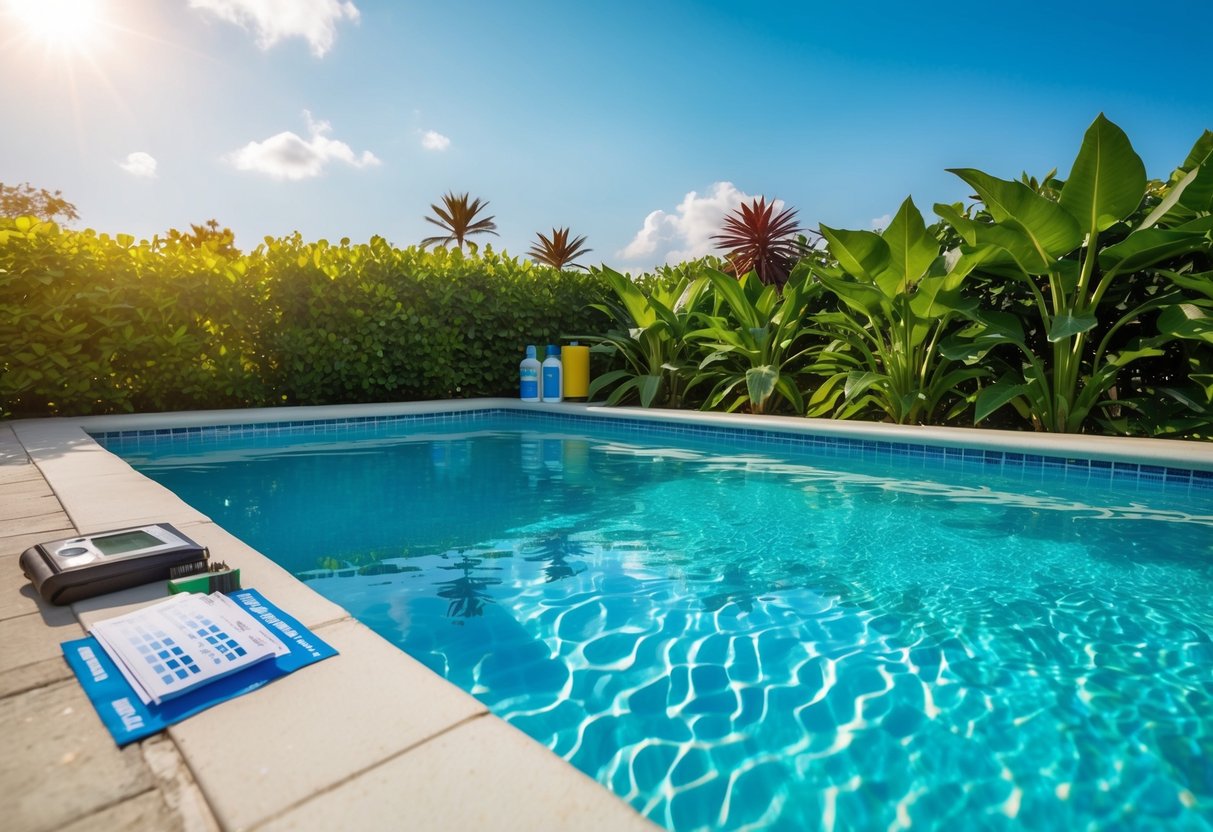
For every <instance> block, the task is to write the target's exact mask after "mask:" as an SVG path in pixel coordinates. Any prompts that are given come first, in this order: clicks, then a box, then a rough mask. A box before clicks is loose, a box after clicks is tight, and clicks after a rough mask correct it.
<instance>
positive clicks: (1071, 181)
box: [1059, 113, 1146, 235]
mask: <svg viewBox="0 0 1213 832" xmlns="http://www.w3.org/2000/svg"><path fill="white" fill-rule="evenodd" d="M1145 188H1146V166H1145V164H1144V163H1143V162H1142V161H1141V157H1140V156H1138V155H1137V153H1136V151H1134V150H1133V145H1132V144H1131V143H1130V142H1129V137H1128V136H1126V135H1125V132H1124V131H1123V130H1121V129H1120V128H1119V127H1117V126H1116V125H1115V124H1113V123H1112V122H1110V121H1108V119H1107V118H1105V117H1104V114H1103V113H1100V114H1099V116H1097V117H1096V119H1095V121H1094V122H1092V124H1091V126H1090V127H1088V128H1087V132H1086V135H1084V136H1083V140H1082V146H1081V147H1080V148H1079V150H1078V157H1077V158H1076V159H1075V160H1074V167H1073V168H1072V169H1071V170H1070V177H1069V178H1068V179H1067V180H1066V184H1065V186H1064V187H1063V188H1062V189H1061V198H1060V200H1059V201H1060V204H1061V207H1062V208H1064V209H1066V211H1068V212H1069V213H1070V215H1071V216H1073V217H1074V219H1076V220H1077V221H1078V225H1079V227H1080V228H1081V229H1082V230H1083V231H1084V232H1085V233H1086V234H1088V235H1094V234H1098V233H1099V232H1101V231H1106V230H1107V229H1108V228H1110V227H1111V226H1112V225H1114V224H1115V223H1118V222H1120V221H1121V220H1123V219H1124V218H1125V217H1127V216H1129V214H1131V213H1133V211H1134V210H1136V209H1137V206H1138V205H1140V204H1141V200H1142V195H1143V193H1144V192H1145Z"/></svg>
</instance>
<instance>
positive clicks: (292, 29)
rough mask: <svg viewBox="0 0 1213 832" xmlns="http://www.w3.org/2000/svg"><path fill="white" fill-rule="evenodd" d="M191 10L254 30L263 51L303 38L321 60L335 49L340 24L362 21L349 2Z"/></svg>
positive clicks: (219, 1)
mask: <svg viewBox="0 0 1213 832" xmlns="http://www.w3.org/2000/svg"><path fill="white" fill-rule="evenodd" d="M190 7H191V8H194V9H202V10H204V11H208V12H211V13H212V14H214V15H215V16H217V17H218V18H219V19H220V20H226V21H227V22H228V23H235V24H236V25H237V26H240V27H241V28H244V29H251V30H252V31H253V32H254V33H255V34H256V35H257V46H259V47H261V48H262V49H269V48H270V47H271V46H273V45H274V44H275V43H277V42H278V41H280V40H282V39H283V38H303V39H304V40H306V41H307V42H308V43H309V44H311V47H312V54H313V55H315V56H316V57H317V58H321V57H324V53H325V52H328V51H329V49H331V48H332V47H333V40H334V39H335V38H336V36H337V24H338V23H340V22H341V21H342V20H351V21H353V22H355V23H357V22H358V18H359V12H358V7H357V6H355V5H354V4H353V3H351V2H348V0H190Z"/></svg>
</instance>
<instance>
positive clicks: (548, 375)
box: [543, 344, 564, 402]
mask: <svg viewBox="0 0 1213 832" xmlns="http://www.w3.org/2000/svg"><path fill="white" fill-rule="evenodd" d="M563 386H564V366H563V365H562V364H561V363H560V349H559V348H558V347H557V346H556V345H555V344H548V357H547V358H545V359H543V400H544V401H545V402H558V401H560V399H561V398H562V397H561V392H562V388H563Z"/></svg>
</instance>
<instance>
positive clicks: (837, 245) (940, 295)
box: [808, 198, 985, 424]
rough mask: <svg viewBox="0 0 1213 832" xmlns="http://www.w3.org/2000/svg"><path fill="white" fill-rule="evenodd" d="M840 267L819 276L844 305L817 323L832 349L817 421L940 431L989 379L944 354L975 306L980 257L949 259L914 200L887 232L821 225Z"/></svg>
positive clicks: (822, 361) (823, 369)
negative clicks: (965, 389)
mask: <svg viewBox="0 0 1213 832" xmlns="http://www.w3.org/2000/svg"><path fill="white" fill-rule="evenodd" d="M821 233H822V234H823V235H824V236H825V238H826V241H827V242H828V244H829V249H830V253H831V254H832V255H833V256H834V257H835V258H836V259H837V261H838V265H837V266H814V267H813V274H814V276H815V277H816V278H817V280H819V281H820V282H821V284H822V285H823V286H824V287H825V288H826V290H828V291H829V292H831V293H832V294H833V295H835V296H836V297H837V298H838V299H839V300H840V301H841V302H842V306H841V307H840V308H839V309H837V310H826V311H822V312H818V313H816V314H814V316H813V323H814V326H815V329H816V331H817V332H818V333H819V334H820V335H821V336H823V337H824V338H825V339H827V340H826V343H824V344H823V345H822V346H820V347H819V348H818V349H817V351H816V353H815V355H814V360H813V363H812V364H811V366H810V367H809V368H808V369H809V371H810V372H812V373H815V374H817V375H820V376H823V377H824V380H823V381H822V383H821V385H820V386H819V387H818V388H817V389H816V391H814V392H813V394H812V395H811V396H810V398H809V402H808V415H809V416H825V415H833V416H835V417H838V418H850V417H853V416H858V415H863V414H864V413H867V412H876V413H878V414H880V415H881V416H882V417H883V418H884V419H887V420H889V421H892V422H896V423H898V424H920V423H932V422H935V421H939V420H940V416H941V415H942V416H943V417H944V418H947V417H949V416H951V415H954V412H952V413H947V414H940V412H939V410H940V407H941V405H942V404H943V403H944V402H945V401H946V400H947V399H949V398H950V397H951V398H955V399H956V400H957V401H956V404H955V405H954V408H953V411H954V410H955V409H956V408H959V407H963V404H964V395H963V393H959V392H958V390H959V389H960V388H961V387H962V385H963V384H964V383H965V382H967V381H971V380H972V379H975V378H979V377H981V376H982V375H984V374H985V371H984V370H982V369H980V368H975V367H970V368H966V367H963V366H961V365H960V364H959V363H958V362H956V361H953V360H951V359H949V358H947V357H945V356H943V355H941V354H940V352H939V350H938V346H939V344H940V342H941V340H942V339H943V338H944V337H945V335H947V334H948V333H949V332H950V331H951V329H952V328H953V326H954V324H955V322H956V321H958V320H964V319H966V318H967V317H969V316H970V315H971V314H972V312H973V310H974V308H975V307H976V303H975V302H974V301H972V300H971V299H968V298H966V297H965V296H964V295H963V294H962V292H961V284H962V283H963V282H964V280H965V278H966V277H967V276H968V275H969V273H970V272H971V271H972V269H973V268H974V267H975V266H976V265H977V264H978V263H979V262H980V258H981V255H980V254H976V253H974V254H969V255H960V254H959V252H955V251H950V252H941V250H940V245H939V243H938V242H937V241H936V240H935V238H934V237H932V236H931V235H930V234H929V233H928V231H927V228H926V224H925V223H924V221H923V218H922V214H921V213H920V212H919V211H918V208H916V207H915V205H914V202H913V200H912V199H909V198H907V199H906V200H905V202H903V203H902V204H901V208H900V209H899V210H898V212H897V215H896V216H895V217H893V220H892V222H890V223H889V226H888V227H887V228H886V229H884V231H882V232H881V233H879V234H877V233H876V232H874V231H846V230H842V229H835V228H830V227H828V226H825V225H823V226H821Z"/></svg>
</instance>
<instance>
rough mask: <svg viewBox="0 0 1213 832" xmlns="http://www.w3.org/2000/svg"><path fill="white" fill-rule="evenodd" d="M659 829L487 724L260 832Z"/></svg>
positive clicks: (551, 757)
mask: <svg viewBox="0 0 1213 832" xmlns="http://www.w3.org/2000/svg"><path fill="white" fill-rule="evenodd" d="M405 783H407V784H408V788H402V787H401V784H405ZM657 828H658V827H656V826H654V825H653V824H652V823H650V822H649V821H647V820H645V819H644V818H643V817H641V816H640V815H638V814H637V813H636V812H634V811H633V810H632V809H631V807H629V806H628V805H627V804H625V803H624V802H623V801H621V800H619V799H618V798H616V797H615V796H613V795H612V794H610V793H609V792H608V791H607V790H606V789H604V788H603V787H602V786H600V785H598V784H597V783H596V782H594V781H593V780H591V779H590V778H588V777H586V776H585V775H584V774H581V773H580V772H577V771H576V770H574V769H573V768H572V766H570V765H569V764H568V763H566V762H565V761H564V760H561V759H560V758H559V757H557V756H556V755H555V754H553V753H552V752H551V751H549V750H548V749H546V748H544V747H543V746H542V745H540V744H539V743H537V742H535V741H534V740H532V739H531V738H529V737H527V736H526V735H525V734H523V733H522V732H520V731H518V730H517V729H516V728H514V727H512V726H510V725H508V724H506V723H505V722H503V721H501V720H499V719H495V718H493V717H484V718H481V719H474V720H471V721H469V722H465V723H463V724H461V725H459V726H457V727H455V728H453V729H451V730H450V731H448V732H446V733H444V734H442V735H440V736H437V737H435V738H433V739H431V740H428V741H426V742H425V743H423V744H422V745H420V746H418V747H416V748H413V749H411V750H409V751H407V752H405V753H404V754H401V755H400V756H398V757H395V758H393V759H391V760H389V761H387V762H385V763H384V764H383V765H380V766H376V767H375V768H373V769H371V770H370V771H367V772H364V773H362V774H360V775H358V776H357V777H354V778H353V779H351V780H349V781H347V782H345V783H342V784H341V785H339V786H337V787H335V788H333V789H331V790H329V791H327V792H324V793H322V794H319V795H317V796H316V797H314V798H312V799H310V800H308V801H307V802H305V803H303V804H301V805H299V806H297V807H295V808H293V809H291V810H290V811H289V812H286V813H285V814H283V815H281V816H280V817H277V818H275V819H273V820H272V821H270V822H269V823H267V824H266V825H264V826H262V827H259V832H286V830H296V831H297V832H298V831H299V830H316V832H322V830H329V829H492V830H494V832H533V830H537V829H551V830H564V829H576V830H578V832H594V830H601V832H628V831H629V830H637V832H644V831H649V832H651V831H652V830H657Z"/></svg>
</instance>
